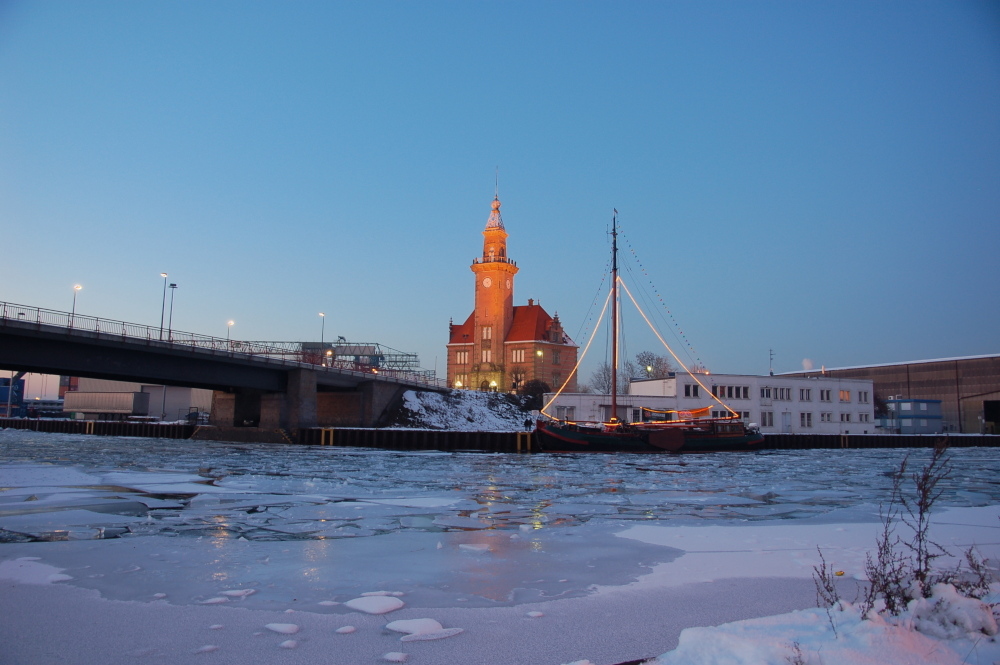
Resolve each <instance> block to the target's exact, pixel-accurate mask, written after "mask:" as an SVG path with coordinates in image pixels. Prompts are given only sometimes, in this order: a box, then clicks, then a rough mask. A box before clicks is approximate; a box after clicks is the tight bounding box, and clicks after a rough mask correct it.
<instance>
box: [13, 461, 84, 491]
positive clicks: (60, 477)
mask: <svg viewBox="0 0 1000 665" xmlns="http://www.w3.org/2000/svg"><path fill="white" fill-rule="evenodd" d="M100 484H101V476H98V475H92V474H89V473H84V472H82V471H79V470H77V469H73V468H68V467H63V466H49V465H44V464H15V465H10V466H2V467H0V487H72V486H85V485H100Z"/></svg>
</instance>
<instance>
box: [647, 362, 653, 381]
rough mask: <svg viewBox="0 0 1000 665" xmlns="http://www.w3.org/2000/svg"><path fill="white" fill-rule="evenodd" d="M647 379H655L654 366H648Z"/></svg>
mask: <svg viewBox="0 0 1000 665" xmlns="http://www.w3.org/2000/svg"><path fill="white" fill-rule="evenodd" d="M646 378H647V379H651V378H653V366H652V365H646Z"/></svg>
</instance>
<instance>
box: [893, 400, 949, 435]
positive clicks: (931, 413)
mask: <svg viewBox="0 0 1000 665" xmlns="http://www.w3.org/2000/svg"><path fill="white" fill-rule="evenodd" d="M885 406H886V415H885V416H883V417H881V418H879V426H880V427H881V428H882V429H883V430H884V431H886V432H893V433H895V434H941V433H942V432H944V426H943V424H942V419H941V400H939V399H890V400H886V402H885Z"/></svg>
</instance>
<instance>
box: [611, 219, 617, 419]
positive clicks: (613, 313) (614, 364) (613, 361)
mask: <svg viewBox="0 0 1000 665" xmlns="http://www.w3.org/2000/svg"><path fill="white" fill-rule="evenodd" d="M611 420H612V422H617V420H618V210H617V209H615V214H614V215H612V217H611Z"/></svg>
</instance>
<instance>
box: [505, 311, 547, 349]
mask: <svg viewBox="0 0 1000 665" xmlns="http://www.w3.org/2000/svg"><path fill="white" fill-rule="evenodd" d="M551 326H552V317H551V316H549V314H548V312H546V311H545V310H544V309H542V306H541V305H518V306H516V307H514V322H513V323H511V325H510V332H509V333H507V339H505V340H504V341H505V342H531V341H536V340H544V339H545V332H546V331H547V330H548V329H549V328H550V327H551Z"/></svg>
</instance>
